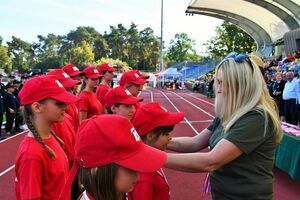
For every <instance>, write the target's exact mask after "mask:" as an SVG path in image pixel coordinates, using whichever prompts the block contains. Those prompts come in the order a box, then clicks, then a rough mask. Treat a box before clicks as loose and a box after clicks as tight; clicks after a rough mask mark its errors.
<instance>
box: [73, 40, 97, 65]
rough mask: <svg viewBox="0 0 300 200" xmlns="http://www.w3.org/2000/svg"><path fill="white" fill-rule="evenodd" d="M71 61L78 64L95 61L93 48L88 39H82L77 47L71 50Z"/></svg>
mask: <svg viewBox="0 0 300 200" xmlns="http://www.w3.org/2000/svg"><path fill="white" fill-rule="evenodd" d="M70 61H71V63H73V64H75V65H76V66H82V65H83V64H87V63H91V62H93V61H94V53H93V48H92V47H91V45H90V44H89V43H87V42H86V41H82V42H81V43H80V44H79V45H78V46H77V47H75V48H73V49H71V50H70Z"/></svg>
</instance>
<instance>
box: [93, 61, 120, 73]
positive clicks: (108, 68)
mask: <svg viewBox="0 0 300 200" xmlns="http://www.w3.org/2000/svg"><path fill="white" fill-rule="evenodd" d="M97 69H98V71H99V74H101V73H102V72H104V71H109V72H114V71H116V70H117V69H115V68H113V67H112V66H111V65H110V64H109V63H102V64H100V65H98V66H97Z"/></svg>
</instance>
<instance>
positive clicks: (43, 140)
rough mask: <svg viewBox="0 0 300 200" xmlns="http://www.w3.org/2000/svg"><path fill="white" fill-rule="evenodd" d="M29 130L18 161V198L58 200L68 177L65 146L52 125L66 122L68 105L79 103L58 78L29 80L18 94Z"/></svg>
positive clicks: (16, 187) (20, 149)
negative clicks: (52, 130) (52, 129)
mask: <svg viewBox="0 0 300 200" xmlns="http://www.w3.org/2000/svg"><path fill="white" fill-rule="evenodd" d="M19 97H20V100H21V104H22V105H24V116H25V121H26V124H27V126H28V128H29V131H28V134H27V136H26V137H25V138H24V140H23V141H22V142H21V144H20V147H19V150H18V153H17V157H16V161H15V174H16V178H15V189H16V199H57V197H58V196H59V194H60V191H61V188H63V186H64V184H65V183H66V180H67V178H68V174H69V163H68V159H67V157H66V154H65V153H64V150H63V148H64V143H63V142H62V140H61V139H60V138H58V137H57V136H56V135H55V134H54V133H53V132H51V124H52V123H54V122H60V121H62V120H63V119H64V113H65V109H66V107H67V104H68V103H73V102H76V101H78V100H79V98H78V97H76V96H74V95H73V94H71V93H69V92H67V91H66V90H65V89H64V87H63V86H62V84H61V83H60V82H59V81H58V80H57V79H56V77H55V76H50V75H49V76H40V77H35V78H32V79H29V80H28V81H27V82H26V83H25V85H24V86H23V88H22V90H21V91H20V93H19Z"/></svg>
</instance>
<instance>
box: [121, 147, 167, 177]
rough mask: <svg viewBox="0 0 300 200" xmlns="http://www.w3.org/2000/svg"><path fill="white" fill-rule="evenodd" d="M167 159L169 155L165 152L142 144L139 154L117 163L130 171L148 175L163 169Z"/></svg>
mask: <svg viewBox="0 0 300 200" xmlns="http://www.w3.org/2000/svg"><path fill="white" fill-rule="evenodd" d="M145 158H146V159H145ZM166 159H167V154H166V153H165V152H163V151H160V150H158V149H155V148H153V147H151V146H148V145H145V144H142V147H141V148H140V150H139V151H138V152H137V153H135V154H134V155H132V156H130V157H128V158H126V159H123V160H120V161H117V162H115V163H117V164H118V165H121V166H123V167H126V168H128V169H132V170H135V171H138V172H143V173H147V172H154V171H157V170H159V169H160V168H162V167H163V165H164V164H165V162H166Z"/></svg>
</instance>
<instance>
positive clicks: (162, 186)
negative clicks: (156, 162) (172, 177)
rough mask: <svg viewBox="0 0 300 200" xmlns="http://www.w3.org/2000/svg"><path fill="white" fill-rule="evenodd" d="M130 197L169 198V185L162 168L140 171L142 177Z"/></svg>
mask: <svg viewBox="0 0 300 200" xmlns="http://www.w3.org/2000/svg"><path fill="white" fill-rule="evenodd" d="M128 199H129V200H140V199H143V200H169V199H170V193H169V185H168V183H167V179H166V178H165V175H164V173H163V171H162V169H161V170H160V171H156V172H152V173H140V179H139V180H138V182H137V183H136V185H135V187H134V189H133V191H132V192H130V193H129V194H128Z"/></svg>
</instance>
